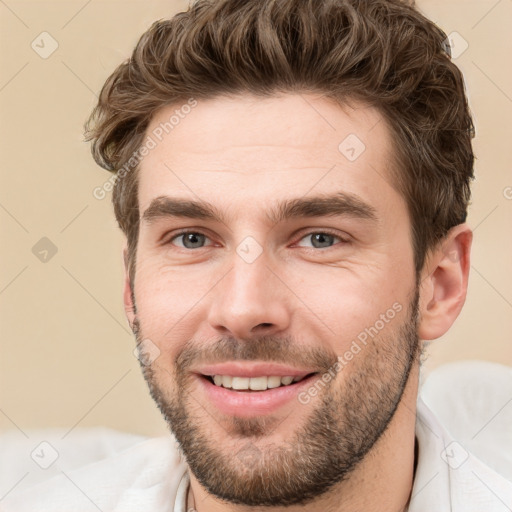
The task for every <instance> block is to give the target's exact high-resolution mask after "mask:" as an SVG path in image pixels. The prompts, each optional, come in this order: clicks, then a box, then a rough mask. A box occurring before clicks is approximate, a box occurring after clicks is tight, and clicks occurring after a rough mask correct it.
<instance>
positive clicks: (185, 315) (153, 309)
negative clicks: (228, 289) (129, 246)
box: [135, 259, 212, 350]
mask: <svg viewBox="0 0 512 512" xmlns="http://www.w3.org/2000/svg"><path fill="white" fill-rule="evenodd" d="M210 280H211V276H208V275H206V273H205V270H204V269H202V270H201V271H198V270H197V271H194V270H191V268H182V269H179V268H178V269H172V270H170V269H168V268H165V267H163V266H162V265H157V264H156V263H155V262H152V261H151V260H149V259H146V261H145V262H144V264H142V265H140V266H139V267H138V268H137V272H136V276H135V300H136V305H137V316H138V318H139V321H140V323H141V330H142V332H143V335H144V336H145V337H147V338H150V339H152V340H154V342H155V343H157V344H158V345H159V346H160V347H161V350H167V349H168V348H169V347H175V346H176V344H177V343H179V342H180V341H181V342H184V341H186V340H188V339H190V338H192V337H193V335H194V326H195V325H198V317H199V316H201V315H204V299H205V297H206V296H207V294H208V291H209V290H210V289H211V288H212V285H211V284H210Z"/></svg>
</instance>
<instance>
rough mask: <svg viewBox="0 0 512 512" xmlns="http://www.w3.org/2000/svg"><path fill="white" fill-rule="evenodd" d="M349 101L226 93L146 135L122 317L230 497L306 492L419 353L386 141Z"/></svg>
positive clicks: (207, 477) (332, 478)
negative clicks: (129, 301)
mask: <svg viewBox="0 0 512 512" xmlns="http://www.w3.org/2000/svg"><path fill="white" fill-rule="evenodd" d="M357 106H358V108H357V109H355V110H354V109H352V108H349V107H346V108H343V109H342V108H340V107H339V106H337V105H335V104H334V103H332V102H331V101H328V100H326V99H325V98H319V97H317V96H316V97H315V96H313V95H284V96H280V97H272V98H266V99H261V98H259V99H257V98H254V97H251V96H239V97H236V98H232V99H228V98H217V99H213V100H209V101H200V102H198V104H197V106H196V107H195V108H193V109H191V111H190V113H188V114H187V115H186V116H182V117H183V118H181V117H180V121H179V123H177V124H175V125H174V128H173V129H172V131H170V133H169V134H168V135H166V136H164V137H162V140H161V141H158V138H157V137H156V136H155V133H158V134H160V133H161V131H162V130H161V126H162V125H161V124H160V123H165V122H168V121H169V118H170V117H171V116H172V115H173V113H174V111H175V110H176V109H180V105H173V106H172V107H166V108H165V109H163V110H161V111H160V112H159V113H158V114H157V115H156V116H155V117H154V119H153V120H152V122H151V125H150V126H149V128H148V131H147V135H150V136H151V137H152V138H153V139H154V140H155V141H157V145H156V147H154V148H153V149H151V150H150V152H149V154H148V155H147V156H146V157H145V159H144V161H143V162H142V164H141V167H140V179H139V206H140V212H141V223H140V232H139V242H138V248H137V265H136V272H135V280H134V294H135V301H136V315H135V316H134V315H133V314H131V313H129V316H130V320H131V321H133V323H134V330H135V332H136V334H137V338H138V342H139V343H141V345H140V346H141V347H142V348H143V349H144V350H146V349H147V348H148V344H149V345H150V350H149V352H151V351H153V354H158V357H157V358H156V359H154V361H153V362H152V363H151V364H150V365H146V366H144V375H145V378H146V380H147V382H148V385H149V387H150V391H151V394H152V396H153V398H154V399H155V401H156V402H157V404H158V405H159V407H160V409H161V410H162V412H163V414H164V416H165V418H166V419H167V421H168V423H169V425H170V427H171V429H172V430H173V432H174V433H175V435H176V437H177V439H178V441H179V442H180V443H181V447H182V450H183V452H184V455H185V457H186V458H187V462H188V463H189V466H190V468H191V470H192V472H193V474H194V476H195V477H196V478H197V479H198V480H199V481H200V482H201V484H202V485H203V486H204V487H205V488H206V489H207V490H208V491H209V492H210V493H212V494H214V495H216V496H218V497H220V498H223V499H226V500H228V501H232V502H238V503H245V504H247V505H265V504H266V505H270V504H273V505H278V504H281V505H286V504H292V503H304V502H306V501H307V500H309V499H311V498H313V497H314V496H317V495H319V494H321V493H323V492H325V491H326V490H327V489H329V488H330V487H331V486H332V485H333V484H335V483H336V482H339V481H341V480H342V479H344V478H345V477H346V476H347V475H349V474H350V472H351V471H352V470H353V469H354V468H355V467H356V466H357V463H358V462H359V461H360V460H361V459H362V458H363V457H364V456H365V454H366V453H368V451H369V450H371V449H372V447H374V445H375V443H376V442H377V440H378V439H379V437H380V434H381V433H382V432H383V431H384V430H385V428H386V427H387V425H388V424H389V422H390V420H391V418H392V417H393V414H394V412H395V410H396V407H397V405H398V404H399V402H400V399H401V397H402V393H403V390H404V387H405V385H406V383H407V379H408V376H409V372H410V370H411V367H413V366H414V365H415V364H417V348H418V339H417V335H416V332H417V331H416V325H417V324H416V322H417V317H416V306H417V287H416V276H415V272H414V264H413V250H412V245H411V238H410V231H411V230H410V221H409V218H408V214H407V207H406V203H405V201H404V199H403V198H402V197H401V195H400V194H399V193H398V192H397V191H396V190H395V189H394V188H393V187H392V185H391V184H392V180H391V177H390V176H391V171H390V167H391V166H392V165H393V164H392V162H393V159H392V156H391V155H392V151H393V140H392V139H391V136H390V132H389V129H388V128H387V125H386V123H385V121H384V120H383V119H382V118H381V117H380V115H379V114H378V112H377V111H376V110H375V109H372V108H368V107H363V106H361V105H357ZM188 110H189V109H186V111H187V112H188ZM159 127H160V131H159V130H158V128H159ZM155 130H156V131H155ZM157 198H159V199H158V200H157ZM192 203H197V205H195V206H194V205H193V204H192ZM143 340H144V341H143ZM148 340H150V341H148ZM214 376H216V377H214ZM285 377H289V378H288V379H286V378H285ZM280 378H282V379H280ZM291 378H294V381H292V383H291V384H289V381H290V380H291ZM230 385H231V386H234V387H236V388H244V387H245V388H247V386H249V387H250V388H253V389H233V388H229V386H230ZM224 386H228V387H224ZM275 386H279V387H275Z"/></svg>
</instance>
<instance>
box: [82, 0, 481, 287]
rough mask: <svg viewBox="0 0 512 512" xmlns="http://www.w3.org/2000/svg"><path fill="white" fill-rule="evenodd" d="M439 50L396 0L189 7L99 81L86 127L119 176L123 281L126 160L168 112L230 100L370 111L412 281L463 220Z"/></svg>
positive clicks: (461, 134) (441, 45)
mask: <svg viewBox="0 0 512 512" xmlns="http://www.w3.org/2000/svg"><path fill="white" fill-rule="evenodd" d="M446 41H447V37H446V34H445V33H444V32H443V31H442V30H441V29H440V28H439V27H437V26H436V25H435V24H434V23H432V22H431V21H429V20H428V19H427V18H425V17H424V16H423V15H422V14H421V13H420V12H419V11H417V10H416V8H415V7H414V5H413V2H406V1H400V0H372V1H368V0H197V1H196V2H195V3H194V4H193V5H191V7H190V9H189V10H188V11H186V12H181V13H178V14H177V15H176V16H174V17H173V18H172V19H169V20H160V21H158V22H156V23H154V24H153V25H152V26H151V27H150V28H149V30H148V31H147V32H145V33H144V34H143V35H142V37H141V38H140V40H139V42H138V44H137V46H136V47H135V49H134V51H133V54H132V56H131V58H130V59H128V60H127V61H126V62H124V63H122V64H121V65H120V66H119V67H118V68H117V69H116V70H115V71H114V73H113V74H112V75H111V76H110V77H109V78H108V79H107V81H106V82H105V84H104V86H103V88H102V90H101V94H100V97H99V101H98V104H97V106H96V107H95V109H94V111H93V112H92V114H91V117H90V119H89V120H88V122H87V125H86V137H87V140H92V141H93V143H92V153H93V156H94V159H95V160H96V162H97V163H98V164H99V165H101V166H102V167H104V168H105V169H108V170H109V171H113V172H118V171H119V170H120V169H121V168H123V170H124V171H125V172H124V173H122V177H121V176H118V178H117V179H116V183H115V186H114V191H113V196H112V201H113V203H114V211H115V215H116V218H117V221H118V223H119V226H120V228H121V229H122V230H123V232H124V233H125V235H126V237H127V240H128V265H129V270H130V279H131V282H132V283H133V278H134V275H135V260H136V248H137V241H138V231H139V207H138V197H137V191H138V186H137V176H138V172H137V168H138V162H137V159H134V158H133V155H134V154H135V153H136V152H137V151H138V149H139V148H140V146H141V144H142V142H143V139H144V136H145V132H146V129H147V127H148V124H149V122H150V120H151V119H152V117H153V115H154V114H155V112H156V111H157V110H159V109H160V108H162V107H163V106H166V105H171V104H176V103H179V102H186V101H187V99H190V98H195V99H198V100H200V99H211V98H215V97H216V96H219V95H233V94H240V93H252V94H255V95H258V96H270V95H275V94H278V93H282V92H284V93H286V92H291V93H300V92H319V93H321V94H323V95H324V96H327V97H329V98H332V99H335V100H337V101H340V102H343V101H345V102H346V101H350V100H359V101H362V102H364V103H365V104H368V105H371V106H374V107H376V108H377V109H378V110H379V112H380V113H381V115H382V116H383V117H384V118H385V120H386V121H387V123H388V126H389V127H390V129H391V131H392V133H393V134H394V140H396V142H397V143H396V147H395V152H396V155H395V157H396V162H397V164H398V165H397V168H398V170H397V171H396V172H395V174H396V176H394V180H395V182H396V186H397V187H398V189H399V190H400V192H401V194H402V195H403V196H404V198H405V199H406V202H407V205H408V210H409V214H410V218H411V224H412V233H411V238H412V241H413V248H414V257H415V268H416V272H417V273H418V272H419V271H420V270H421V269H422V267H423V264H424V261H425V256H426V254H427V251H428V250H429V249H431V248H432V247H434V246H435V245H436V244H437V242H438V241H439V240H441V239H442V238H443V237H444V236H445V235H446V233H447V232H448V230H449V229H450V228H451V227H453V226H455V225H457V224H459V223H461V222H463V221H464V220H465V218H466V210H467V206H468V202H469V199H470V181H471V179H472V178H473V161H474V156H473V151H472V147H471V138H472V137H473V135H474V130H473V122H472V119H471V115H470V112H469V108H468V103H467V99H466V96H465V91H464V82H463V78H462V74H461V72H460V71H459V69H458V68H457V66H455V64H454V63H453V62H452V61H451V58H450V48H449V45H447V44H446ZM130 159H131V160H130ZM127 169H129V170H130V172H126V170H127ZM120 178H122V179H120ZM132 286H133V285H132ZM132 290H133V288H132Z"/></svg>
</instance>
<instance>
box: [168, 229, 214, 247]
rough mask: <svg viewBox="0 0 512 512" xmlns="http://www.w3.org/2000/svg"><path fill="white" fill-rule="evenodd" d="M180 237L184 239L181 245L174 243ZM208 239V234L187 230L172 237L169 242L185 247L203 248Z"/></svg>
mask: <svg viewBox="0 0 512 512" xmlns="http://www.w3.org/2000/svg"><path fill="white" fill-rule="evenodd" d="M180 239H181V241H182V244H181V245H180V244H175V243H174V241H175V240H180ZM206 240H209V238H208V237H207V236H206V235H203V234H202V233H196V232H194V231H185V232H183V233H180V234H179V235H176V236H174V237H173V238H171V240H170V241H169V243H172V244H173V245H177V246H178V247H182V248H184V249H201V248H202V247H204V246H205V241H206Z"/></svg>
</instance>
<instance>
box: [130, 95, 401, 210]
mask: <svg viewBox="0 0 512 512" xmlns="http://www.w3.org/2000/svg"><path fill="white" fill-rule="evenodd" d="M191 105H192V106H191ZM145 140H146V142H148V146H152V148H151V149H150V150H149V152H148V153H147V154H146V156H145V157H144V159H143V160H142V162H141V164H140V176H139V205H140V212H141V214H143V212H144V210H145V209H146V208H147V207H148V206H149V204H150V203H151V201H152V200H153V199H155V198H156V197H160V196H165V195H169V196H173V197H182V198H187V199H191V200H196V201H197V200H201V199H203V200H205V201H208V202H209V203H214V204H218V205H221V207H222V208H223V209H224V210H226V211H231V213H232V214H233V216H234V217H236V216H240V213H241V212H240V210H243V211H244V212H247V215H252V214H253V213H255V212H256V210H257V209H258V208H259V209H261V208H263V209H265V208H270V207H272V206H275V205H276V204H277V203H276V201H277V200H279V199H280V200H286V199H294V198H297V197H303V196H306V195H308V194H310V195H314V196H317V195H322V194H327V193H329V194H332V193H333V192H343V193H347V194H352V195H354V196H356V197H359V198H361V199H362V200H364V201H365V202H366V203H370V204H372V205H374V206H375V207H376V209H377V210H378V209H379V207H380V208H384V209H385V208H386V207H388V206H389V204H390V201H391V202H395V203H396V202H398V203H401V205H402V207H404V204H403V200H402V198H401V196H400V195H399V194H398V193H397V192H396V191H395V190H394V188H393V186H392V179H391V168H392V165H393V147H392V139H391V135H390V131H389V128H388V126H387V123H386V122H385V120H384V119H383V118H382V116H381V115H380V113H379V112H378V111H377V110H376V109H375V108H372V107H368V106H364V105H362V104H359V103H355V102H352V103H351V104H350V105H343V106H340V105H339V104H336V103H335V102H334V101H332V100H330V99H327V98H325V97H320V96H319V95H313V94H300V95H299V94H286V95H281V96H274V97H265V98H260V97H254V96H250V95H240V96H236V97H229V98H228V97H218V98H214V99H210V100H201V101H197V102H195V101H193V102H192V101H188V102H183V103H182V104H175V105H170V106H166V107H164V108H162V109H161V110H160V111H158V112H157V114H156V115H155V116H154V117H153V119H152V120H151V122H150V125H149V126H148V129H147V131H146V139H145ZM149 140H151V143H149ZM249 212H252V213H249Z"/></svg>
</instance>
